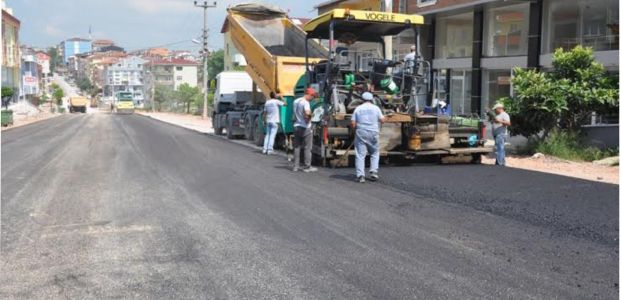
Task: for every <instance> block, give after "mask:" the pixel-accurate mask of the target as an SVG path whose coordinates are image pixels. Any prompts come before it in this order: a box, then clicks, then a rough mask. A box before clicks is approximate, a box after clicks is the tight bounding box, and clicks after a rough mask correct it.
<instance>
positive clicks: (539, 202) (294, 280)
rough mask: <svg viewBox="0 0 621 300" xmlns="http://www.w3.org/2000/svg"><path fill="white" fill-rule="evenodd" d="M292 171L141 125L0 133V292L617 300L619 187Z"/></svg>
mask: <svg viewBox="0 0 621 300" xmlns="http://www.w3.org/2000/svg"><path fill="white" fill-rule="evenodd" d="M352 173H353V170H352V169H321V170H320V171H319V172H317V173H312V174H306V173H302V172H299V173H292V172H291V171H290V166H289V165H288V163H287V162H286V161H285V160H284V159H283V158H282V157H279V156H271V157H266V156H264V155H261V154H260V153H258V152H257V151H256V150H253V149H250V148H246V147H243V146H240V145H237V144H234V143H230V142H228V141H226V140H223V139H221V138H218V137H214V136H207V135H203V134H197V133H195V132H192V131H189V130H185V129H182V128H178V127H174V126H171V125H167V124H163V123H161V122H158V121H155V120H152V119H148V118H146V117H141V116H137V115H122V116H120V115H112V114H95V115H68V116H63V117H59V118H55V119H52V120H49V121H45V122H41V123H37V124H33V125H29V126H25V127H23V128H16V129H13V130H9V131H5V132H3V133H2V199H1V201H2V211H1V228H0V229H1V231H2V236H1V245H0V253H1V254H2V255H1V256H0V260H1V262H0V263H1V270H2V272H0V298H1V299H12V298H22V299H37V298H78V299H84V298H92V299H101V298H158V299H173V298H174V299H177V298H182V299H195V298H201V299H240V298H243V299H292V298H294V299H415V298H418V299H525V298H528V299H609V298H616V297H617V295H618V292H619V291H618V257H619V256H618V246H617V244H616V242H615V241H616V238H617V234H618V226H617V222H618V215H617V212H618V199H617V198H616V197H617V196H616V194H615V193H616V191H617V190H618V187H617V186H611V185H602V184H597V183H591V182H585V181H582V180H578V179H571V178H564V177H560V176H554V175H547V174H538V173H532V172H526V171H519V170H512V169H497V168H492V167H486V166H436V165H414V166H409V167H392V166H391V167H383V168H381V170H380V175H381V176H382V178H381V180H380V182H379V183H368V184H358V183H356V182H354V181H353V176H352V175H351V174H352Z"/></svg>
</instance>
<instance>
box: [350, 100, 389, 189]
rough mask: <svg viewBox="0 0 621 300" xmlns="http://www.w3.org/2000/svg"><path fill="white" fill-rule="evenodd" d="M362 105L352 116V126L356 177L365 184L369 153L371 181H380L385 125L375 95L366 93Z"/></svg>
mask: <svg viewBox="0 0 621 300" xmlns="http://www.w3.org/2000/svg"><path fill="white" fill-rule="evenodd" d="M362 100H363V101H364V102H363V103H362V104H361V105H359V106H358V107H356V109H355V110H354V113H353V114H352V116H351V126H352V128H354V129H355V130H356V137H355V139H354V146H355V147H356V177H357V179H358V182H361V183H362V182H365V174H364V160H365V158H366V156H367V153H369V155H370V156H371V167H370V168H369V173H370V175H369V179H371V180H373V181H375V180H377V179H379V175H377V171H378V169H379V132H380V123H384V120H385V119H384V115H383V114H382V110H381V109H380V108H379V107H377V105H375V104H373V94H371V93H369V92H364V93H363V94H362Z"/></svg>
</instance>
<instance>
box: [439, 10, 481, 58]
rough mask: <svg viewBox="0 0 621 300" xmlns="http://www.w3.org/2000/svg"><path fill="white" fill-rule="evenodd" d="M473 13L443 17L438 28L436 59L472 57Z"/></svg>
mask: <svg viewBox="0 0 621 300" xmlns="http://www.w3.org/2000/svg"><path fill="white" fill-rule="evenodd" d="M473 18H474V14H473V13H465V14H461V15H455V16H449V17H441V18H438V20H437V23H436V24H437V28H436V32H437V35H436V57H437V58H454V57H470V56H472V33H473V31H472V27H473V24H472V21H473Z"/></svg>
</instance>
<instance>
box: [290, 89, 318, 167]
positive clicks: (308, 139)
mask: <svg viewBox="0 0 621 300" xmlns="http://www.w3.org/2000/svg"><path fill="white" fill-rule="evenodd" d="M315 97H317V92H316V91H315V89H313V88H310V87H309V88H307V89H306V91H305V92H304V96H302V97H300V98H298V99H296V100H295V101H294V102H293V114H294V117H295V122H294V123H293V127H294V130H293V155H294V158H293V163H294V165H293V171H294V172H297V171H298V170H299V169H300V153H303V154H304V168H303V171H304V172H315V171H317V168H315V167H313V166H311V148H312V147H313V129H312V127H311V109H310V101H312V100H313V99H315Z"/></svg>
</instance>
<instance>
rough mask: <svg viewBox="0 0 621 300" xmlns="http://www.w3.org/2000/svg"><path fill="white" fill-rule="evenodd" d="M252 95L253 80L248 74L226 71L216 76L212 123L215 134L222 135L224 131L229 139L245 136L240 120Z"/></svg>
mask: <svg viewBox="0 0 621 300" xmlns="http://www.w3.org/2000/svg"><path fill="white" fill-rule="evenodd" d="M249 93H252V79H251V78H250V76H249V75H248V73H246V72H237V71H233V72H231V71H225V72H221V73H220V74H218V75H217V76H216V89H215V91H214V104H213V108H214V109H213V112H212V114H211V121H212V125H213V129H214V132H215V133H216V134H218V135H222V133H223V132H224V130H226V134H227V136H228V137H229V138H234V137H237V136H240V135H241V136H243V135H244V130H243V128H242V127H240V125H241V124H240V120H242V119H241V118H242V114H243V111H244V106H245V105H246V103H247V102H248V100H249V99H251V98H250V97H248V96H246V95H245V94H249Z"/></svg>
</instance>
